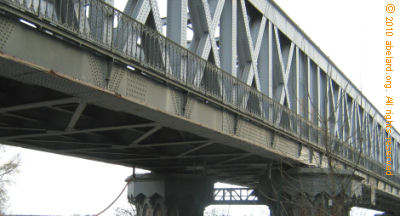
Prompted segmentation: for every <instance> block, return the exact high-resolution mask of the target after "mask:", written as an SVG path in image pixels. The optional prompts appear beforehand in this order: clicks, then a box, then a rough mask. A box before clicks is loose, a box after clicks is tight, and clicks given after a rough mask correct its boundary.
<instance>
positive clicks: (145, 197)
mask: <svg viewBox="0 0 400 216" xmlns="http://www.w3.org/2000/svg"><path fill="white" fill-rule="evenodd" d="M131 180H132V181H131V182H130V183H129V185H128V199H129V202H130V203H132V204H134V205H135V206H136V210H137V215H138V216H186V215H190V216H202V215H203V212H204V209H205V207H206V206H207V205H209V204H210V203H211V201H212V200H213V187H214V182H213V181H211V180H210V179H206V178H196V179H194V178H186V177H185V176H164V175H163V176H162V175H156V174H144V175H137V176H135V177H132V179H131Z"/></svg>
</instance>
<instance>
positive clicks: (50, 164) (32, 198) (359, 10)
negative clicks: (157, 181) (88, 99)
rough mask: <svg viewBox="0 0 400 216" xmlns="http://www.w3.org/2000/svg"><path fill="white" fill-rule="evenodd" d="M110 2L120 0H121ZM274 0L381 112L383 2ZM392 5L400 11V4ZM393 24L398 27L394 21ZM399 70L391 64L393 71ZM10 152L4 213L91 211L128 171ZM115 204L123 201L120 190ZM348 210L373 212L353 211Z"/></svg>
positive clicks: (102, 205) (110, 196) (102, 203)
mask: <svg viewBox="0 0 400 216" xmlns="http://www.w3.org/2000/svg"><path fill="white" fill-rule="evenodd" d="M115 2H116V3H119V4H120V5H121V2H124V0H121V1H120V0H115ZM162 2H164V3H162ZM165 2H166V1H163V0H160V3H161V4H160V8H163V7H165V6H164V5H165ZM276 2H277V3H278V4H279V5H281V7H282V8H283V9H284V10H285V11H286V13H287V14H288V15H289V16H290V17H291V18H292V19H293V20H295V22H296V23H297V24H298V25H299V26H300V27H301V28H302V29H303V30H304V32H306V34H307V35H308V36H310V37H311V39H312V40H313V41H314V42H315V43H316V44H317V45H318V46H319V47H320V48H321V49H322V50H323V51H324V52H325V53H326V54H327V55H328V56H329V57H330V58H331V59H332V60H333V61H334V62H335V64H336V65H337V66H338V67H339V68H340V69H341V70H342V71H343V72H344V73H345V75H346V76H347V77H349V78H350V79H351V80H352V82H353V83H354V84H355V85H356V86H358V87H359V88H360V89H361V90H362V91H363V93H364V94H365V95H366V96H367V98H369V100H370V101H371V102H372V103H373V104H374V105H375V106H376V107H377V108H378V110H379V111H380V112H381V113H383V111H384V109H385V107H384V102H385V90H384V88H383V84H384V68H385V64H384V49H385V47H384V41H385V37H384V28H385V26H384V21H385V19H384V16H385V1H377V0H351V1H349V0H302V1H299V0H276ZM393 4H394V3H393ZM395 5H396V6H398V5H397V4H395ZM399 6H400V5H399ZM398 10H399V11H400V7H399V8H398ZM161 11H163V9H161ZM164 11H165V10H164ZM397 18H399V16H397ZM396 21H397V20H395V26H396ZM397 27H398V28H400V26H399V25H398V24H397ZM395 46H396V45H395ZM397 50H398V49H397ZM394 56H395V58H396V57H397V56H399V57H400V54H399V53H398V52H396V53H394ZM399 69H400V68H399V66H398V65H395V70H396V71H398V70H399ZM398 80H399V78H398V76H397V77H394V78H393V81H394V84H393V86H394V87H395V88H396V89H397V90H396V92H400V91H399V87H400V82H399V81H398ZM397 86H399V87H397ZM397 102H398V97H396V98H395V103H396V104H395V107H400V102H399V104H397ZM395 110H396V111H395V114H394V115H395V122H394V125H400V124H398V122H400V118H398V117H397V116H396V114H397V109H395ZM398 116H400V113H399V115H398ZM16 152H18V153H20V155H21V158H22V166H21V169H20V170H21V172H20V173H19V174H18V175H17V176H16V181H15V184H14V185H13V186H12V187H11V188H10V190H9V192H10V193H9V195H10V207H9V213H13V214H47V215H49V214H52V215H56V214H57V215H72V214H75V213H79V214H95V213H97V212H99V211H101V210H102V209H103V208H105V207H106V206H107V205H108V204H109V203H110V202H111V201H112V199H114V198H115V197H116V195H117V194H118V193H119V192H120V190H121V189H122V188H123V186H124V184H125V183H124V179H125V178H126V177H127V176H129V175H130V174H131V173H132V170H131V169H130V168H126V167H121V166H115V165H108V164H104V163H99V162H93V161H88V160H83V159H76V158H71V157H65V156H59V155H54V154H49V153H42V152H37V151H31V150H24V149H20V148H12V147H10V148H8V152H7V154H8V155H12V154H14V153H16ZM116 206H126V195H124V196H123V197H122V198H121V199H120V201H119V202H118V203H117V204H116ZM226 209H227V208H225V211H226ZM237 209H238V208H237V207H231V208H230V210H229V211H230V213H231V214H232V213H233V212H237V211H238V210H237ZM241 209H242V210H243V207H241ZM246 211H248V212H247V213H251V211H253V213H254V214H253V215H262V212H265V208H261V207H256V208H253V210H246ZM111 213H112V211H111V212H107V215H112V214H111ZM225 213H226V212H225ZM235 215H243V214H235ZM248 215H249V214H248ZM264 215H265V214H264ZM352 215H353V216H354V215H373V214H372V213H369V214H364V213H363V212H361V211H357V212H356V213H354V212H353V213H352Z"/></svg>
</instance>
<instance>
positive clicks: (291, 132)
mask: <svg viewBox="0 0 400 216" xmlns="http://www.w3.org/2000/svg"><path fill="white" fill-rule="evenodd" d="M113 3H114V2H113V0H107V1H100V0H0V101H1V102H0V142H1V143H4V144H9V145H14V146H20V147H24V148H30V149H37V150H42V151H47V152H54V153H58V154H63V155H72V156H76V157H80V158H87V159H91V160H98V161H104V162H107V163H113V164H120V165H125V166H129V167H140V168H145V169H149V170H151V171H152V174H150V175H135V174H133V175H132V177H131V178H130V179H131V180H132V181H131V183H130V184H129V199H130V201H131V202H133V203H134V204H135V205H136V207H137V209H138V214H139V215H145V216H149V215H175V216H176V215H180V216H182V215H194V216H195V215H202V212H203V209H204V207H205V206H207V205H208V204H210V203H212V202H214V201H215V200H216V199H218V200H220V201H221V202H223V203H229V204H234V203H263V204H267V205H269V206H270V207H271V210H272V212H273V214H274V215H346V214H348V210H349V208H350V207H351V206H353V205H358V206H364V207H370V208H374V209H379V210H383V211H386V212H387V214H388V215H399V214H400V213H399V210H398V207H399V206H400V204H399V203H400V178H399V172H400V154H399V149H400V145H399V141H400V137H399V133H398V132H397V131H395V130H392V132H391V133H386V131H385V128H386V125H387V122H386V120H385V118H384V117H383V116H382V114H380V113H379V112H378V111H377V110H376V108H375V107H374V106H373V105H372V104H371V103H370V102H369V101H368V100H367V99H366V98H365V97H364V96H363V95H362V94H361V92H360V91H359V90H358V89H357V88H356V87H355V86H354V85H353V84H352V83H351V81H350V80H348V79H347V78H346V77H345V76H344V75H343V73H342V72H341V71H340V70H339V69H338V68H337V67H336V66H335V64H334V63H333V62H331V61H330V60H329V58H328V57H327V56H326V55H325V54H324V53H323V52H322V51H321V50H320V49H319V48H318V47H317V46H316V45H315V44H314V43H313V42H312V41H311V40H310V39H309V38H308V37H307V36H306V34H305V33H304V32H302V30H301V29H300V28H299V27H298V26H296V24H295V23H294V22H293V21H292V20H290V19H289V18H288V16H287V15H286V14H285V13H284V12H283V11H282V10H281V9H280V8H279V7H278V6H277V5H276V4H275V3H274V2H273V1H270V0H190V1H189V0H168V3H167V5H168V12H167V17H166V18H161V17H160V15H159V8H158V3H157V1H156V0H128V2H127V5H126V7H125V9H124V11H123V12H121V11H119V10H117V9H115V8H113V7H112V5H113ZM388 138H390V140H391V142H390V143H389V144H390V147H391V153H392V155H391V157H390V159H391V160H390V161H389V162H390V163H391V170H389V171H388V170H387V169H386V166H385V164H386V163H387V160H388V157H387V155H386V150H385V143H386V142H387V140H388ZM388 172H390V173H391V174H392V175H386V173H388ZM216 181H222V182H227V183H234V184H239V185H244V186H246V187H248V188H247V189H237V190H229V189H226V190H223V189H215V190H213V183H214V182H216ZM213 191H214V194H213ZM249 191H250V192H249ZM242 192H243V195H242ZM221 193H222V194H223V195H221ZM235 194H236V195H235ZM213 197H214V199H213ZM218 197H219V198H218ZM226 197H228V198H226ZM249 197H251V199H250V198H249ZM213 200H214V201H213ZM236 201H238V202H236ZM396 206H397V209H396Z"/></svg>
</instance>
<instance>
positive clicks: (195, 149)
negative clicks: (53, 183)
mask: <svg viewBox="0 0 400 216" xmlns="http://www.w3.org/2000/svg"><path fill="white" fill-rule="evenodd" d="M27 64H28V63H26V62H25V64H21V63H20V62H19V63H17V62H15V61H13V60H12V59H6V58H1V60H0V73H1V74H2V75H4V74H6V76H7V75H11V74H12V76H11V77H12V79H10V78H9V77H8V78H7V77H4V76H0V101H1V107H0V137H1V140H0V141H1V142H2V143H6V144H11V145H16V146H21V147H26V148H30V149H37V150H43V151H47V152H53V153H58V154H64V155H72V156H78V157H81V158H87V159H94V160H98V161H104V162H107V163H114V164H120V165H126V166H137V167H142V168H147V169H151V170H152V171H158V172H169V173H171V172H172V173H183V174H185V173H186V174H202V175H210V176H218V179H219V180H224V181H228V182H235V183H240V184H247V185H249V184H253V183H255V182H256V181H257V179H258V177H259V176H260V175H261V174H263V173H264V172H265V170H266V169H267V166H266V164H269V163H271V161H270V160H268V159H265V158H262V157H259V156H255V155H252V156H251V157H246V156H247V155H248V153H247V152H245V151H243V150H240V149H237V148H233V147H230V146H227V145H222V144H218V143H211V142H210V141H209V140H207V139H205V138H202V137H200V136H197V135H194V134H191V133H188V132H184V131H179V130H175V129H171V128H168V127H161V126H160V124H159V123H157V122H153V121H150V120H148V119H145V118H143V117H139V116H136V115H132V114H127V113H123V112H120V111H118V110H111V109H108V108H104V106H103V105H102V104H99V105H97V104H92V103H91V104H86V103H84V102H83V100H82V98H80V99H78V98H77V97H75V96H74V95H75V94H76V93H77V92H79V94H82V92H84V93H83V94H85V95H86V96H87V97H88V98H93V97H95V98H98V97H102V101H104V100H109V99H110V98H111V97H115V96H114V95H107V94H106V93H102V92H101V91H93V90H89V89H88V88H87V87H85V86H83V85H79V83H76V82H74V81H72V80H68V79H64V78H62V77H60V76H57V75H55V74H52V73H53V72H52V71H47V72H44V71H40V69H38V68H32V67H31V66H29V65H27ZM44 82H45V83H47V85H53V86H54V88H56V89H58V90H55V89H50V88H45V87H41V86H39V85H42V84H43V83H44ZM67 86H69V87H67ZM71 86H73V87H71ZM63 90H64V92H62V91H63ZM103 99H104V100H103ZM113 100H115V98H114V99H113ZM117 100H118V99H117ZM121 100H122V99H121Z"/></svg>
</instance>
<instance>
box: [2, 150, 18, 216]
mask: <svg viewBox="0 0 400 216" xmlns="http://www.w3.org/2000/svg"><path fill="white" fill-rule="evenodd" d="M5 151H6V150H5V149H4V147H3V146H0V152H1V153H3V154H2V156H0V161H1V164H0V215H3V214H4V211H5V208H6V205H7V201H8V194H7V186H8V185H9V184H11V183H12V182H13V177H14V175H15V174H16V173H17V172H18V167H19V165H20V157H19V155H18V154H16V155H14V156H12V157H11V158H7V157H5V156H4V155H5V154H4V153H5Z"/></svg>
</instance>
